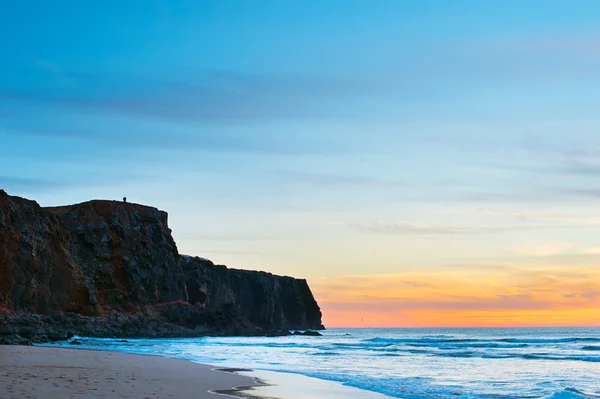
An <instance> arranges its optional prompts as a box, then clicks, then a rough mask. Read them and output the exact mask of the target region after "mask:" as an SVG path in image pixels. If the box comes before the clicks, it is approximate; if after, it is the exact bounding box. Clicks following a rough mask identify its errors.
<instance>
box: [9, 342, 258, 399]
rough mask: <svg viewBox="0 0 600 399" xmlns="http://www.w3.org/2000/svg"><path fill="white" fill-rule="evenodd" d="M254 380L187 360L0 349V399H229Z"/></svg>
mask: <svg viewBox="0 0 600 399" xmlns="http://www.w3.org/2000/svg"><path fill="white" fill-rule="evenodd" d="M255 384H256V383H255V381H254V380H253V379H252V378H250V377H244V376H240V375H237V374H234V373H229V372H223V371H217V370H214V367H212V366H207V365H202V364H196V363H191V362H188V361H184V360H177V359H167V358H162V357H154V356H142V355H130V354H124V353H115V352H104V351H90V350H79V349H57V348H44V347H26V346H0V399H13V398H14V399H17V398H45V399H54V398H56V399H64V398H86V399H88V398H89V399H92V398H139V399H147V398H161V399H163V398H165V399H166V398H173V399H176V398H185V399H189V398H199V399H205V398H206V399H215V398H218V397H224V396H220V395H216V394H213V393H210V392H209V391H211V390H230V389H231V388H233V387H240V386H252V385H255Z"/></svg>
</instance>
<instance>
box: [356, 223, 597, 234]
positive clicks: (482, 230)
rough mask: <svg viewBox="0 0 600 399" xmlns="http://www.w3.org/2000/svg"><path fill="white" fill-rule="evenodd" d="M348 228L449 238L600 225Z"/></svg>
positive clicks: (358, 225) (383, 225)
mask: <svg viewBox="0 0 600 399" xmlns="http://www.w3.org/2000/svg"><path fill="white" fill-rule="evenodd" d="M349 226H351V227H353V228H356V229H358V230H361V231H363V232H366V233H379V234H399V235H413V236H424V237H427V236H431V237H450V236H460V235H479V234H501V233H510V232H515V231H535V230H577V229H600V224H583V223H578V224H576V223H573V224H554V225H550V224H540V225H526V224H523V225H507V226H477V225H464V226H454V225H447V226H444V225H416V224H412V223H406V222H370V223H362V222H351V223H349Z"/></svg>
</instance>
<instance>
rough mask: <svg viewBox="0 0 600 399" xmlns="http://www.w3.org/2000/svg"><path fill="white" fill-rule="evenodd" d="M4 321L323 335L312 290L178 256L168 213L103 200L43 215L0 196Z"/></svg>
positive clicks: (165, 331)
mask: <svg viewBox="0 0 600 399" xmlns="http://www.w3.org/2000/svg"><path fill="white" fill-rule="evenodd" d="M0 311H3V314H4V324H5V325H6V324H15V321H14V318H15V317H17V316H16V315H18V314H29V315H41V316H50V315H52V316H53V318H54V319H57V318H58V319H60V320H62V319H64V318H65V317H66V319H68V320H70V324H69V323H67V324H68V325H72V326H75V325H76V324H77V323H79V324H81V325H83V327H80V330H81V329H83V330H84V331H85V332H87V333H88V334H90V335H99V336H108V335H111V334H112V335H117V336H126V335H127V334H126V333H123V331H122V330H123V329H122V328H121V329H119V328H116V327H115V325H114V323H112V324H113V327H111V328H109V327H110V326H111V321H114V320H115V317H116V318H117V319H118V317H121V318H123V317H125V318H131V319H132V320H133V318H134V317H137V318H136V319H135V322H131V323H133V324H134V326H130V327H129V331H131V332H132V333H131V334H130V335H149V336H154V335H161V336H162V335H169V336H172V335H177V334H181V335H193V334H207V333H215V334H223V333H225V334H229V333H233V334H259V333H262V332H264V331H266V330H269V329H279V330H285V329H319V328H323V327H322V324H321V312H320V309H319V306H318V305H317V303H316V301H315V299H314V298H313V295H312V293H311V291H310V288H309V287H308V284H307V283H306V280H298V279H294V278H291V277H283V276H275V275H272V274H270V273H265V272H256V271H248V270H236V269H229V268H227V267H225V266H217V265H214V264H213V263H212V262H211V261H209V260H206V259H202V258H192V257H188V256H183V255H180V254H179V253H178V251H177V246H176V244H175V242H174V240H173V237H172V236H171V230H170V229H169V227H168V225H167V213H166V212H163V211H160V210H158V209H156V208H152V207H148V206H143V205H138V204H132V203H125V202H117V201H98V200H96V201H89V202H85V203H82V204H77V205H71V206H64V207H54V208H42V207H40V206H39V205H38V204H37V203H36V202H34V201H30V200H27V199H23V198H19V197H14V196H9V195H8V194H7V193H6V192H4V191H2V190H0ZM56 314H65V315H66V316H65V317H63V316H56ZM32 317H33V316H32ZM33 318H34V319H36V320H37V321H35V323H37V324H40V323H42V324H44V325H45V323H46V322H48V323H49V324H52V322H51V321H50V320H49V318H43V317H42V318H40V319H38V318H36V317H33ZM21 319H23V317H21ZM144 319H148V320H150V319H151V320H152V323H144ZM40 320H41V321H40ZM130 321H131V320H129V319H127V320H126V321H125V322H123V320H121V321H120V322H119V323H120V324H119V325H123V324H125V325H127V324H131V323H130ZM35 323H34V324H35ZM153 323H154V324H156V325H157V326H158V327H157V328H155V329H152V328H150V329H149V327H148V326H147V325H145V324H149V325H150V326H152V325H154V324H153ZM17 324H18V323H17ZM26 324H27V323H26ZM29 324H31V323H29ZM54 324H56V322H54ZM59 324H60V323H59ZM1 325H2V315H0V330H2V328H1ZM173 325H175V326H177V327H176V328H175V327H173ZM103 326H104V327H103ZM136 326H137V327H136ZM40 328H41V327H40ZM44 328H45V327H44ZM181 328H186V329H188V330H193V332H190V331H187V332H186V331H183V330H181ZM5 330H6V329H5ZM46 330H47V328H46ZM136 331H137V333H136ZM142 332H143V334H142ZM0 335H1V331H0Z"/></svg>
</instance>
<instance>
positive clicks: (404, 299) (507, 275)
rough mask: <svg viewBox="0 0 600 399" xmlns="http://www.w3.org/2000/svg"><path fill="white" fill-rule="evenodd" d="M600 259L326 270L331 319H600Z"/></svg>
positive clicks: (478, 323) (318, 286)
mask: <svg viewBox="0 0 600 399" xmlns="http://www.w3.org/2000/svg"><path fill="white" fill-rule="evenodd" d="M599 281H600V270H599V268H597V267H573V268H571V269H569V270H565V269H564V268H560V269H559V268H554V269H553V268H545V269H540V268H537V269H532V268H516V267H509V266H496V267H487V268H485V267H484V268H481V269H466V268H456V269H452V270H444V271H429V272H403V273H395V274H374V275H351V276H332V277H322V278H319V279H317V280H315V281H313V282H312V284H311V286H312V287H313V288H312V289H313V292H314V294H315V297H316V298H317V301H318V302H319V304H320V306H321V310H322V312H323V320H324V324H325V326H327V327H510V326H514V327H519V326H598V325H600V287H599V285H598V282H599Z"/></svg>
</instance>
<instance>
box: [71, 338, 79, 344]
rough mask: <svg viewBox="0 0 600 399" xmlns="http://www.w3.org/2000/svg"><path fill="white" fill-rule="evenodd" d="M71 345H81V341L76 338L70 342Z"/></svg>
mask: <svg viewBox="0 0 600 399" xmlns="http://www.w3.org/2000/svg"><path fill="white" fill-rule="evenodd" d="M69 345H81V341H77V340H76V339H74V340H73V341H71V342H69Z"/></svg>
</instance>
